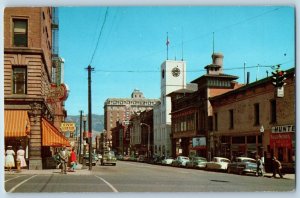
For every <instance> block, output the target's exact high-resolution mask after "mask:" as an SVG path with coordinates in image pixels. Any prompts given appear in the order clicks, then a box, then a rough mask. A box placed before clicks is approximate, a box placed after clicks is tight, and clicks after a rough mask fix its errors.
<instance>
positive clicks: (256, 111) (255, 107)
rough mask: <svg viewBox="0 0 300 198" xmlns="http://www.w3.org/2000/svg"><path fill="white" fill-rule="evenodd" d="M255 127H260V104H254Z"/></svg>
mask: <svg viewBox="0 0 300 198" xmlns="http://www.w3.org/2000/svg"><path fill="white" fill-rule="evenodd" d="M254 125H256V126H257V125H259V104H258V103H256V104H254Z"/></svg>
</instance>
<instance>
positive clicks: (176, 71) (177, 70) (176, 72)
mask: <svg viewBox="0 0 300 198" xmlns="http://www.w3.org/2000/svg"><path fill="white" fill-rule="evenodd" d="M172 75H173V76H174V77H178V76H179V75H180V69H179V68H177V67H174V68H173V69H172Z"/></svg>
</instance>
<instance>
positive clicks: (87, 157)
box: [84, 154, 99, 166]
mask: <svg viewBox="0 0 300 198" xmlns="http://www.w3.org/2000/svg"><path fill="white" fill-rule="evenodd" d="M84 159H85V165H87V166H89V165H90V156H89V154H86V155H85V156H84ZM98 160H99V159H98V157H97V156H96V155H95V154H92V165H93V166H96V164H97V161H98Z"/></svg>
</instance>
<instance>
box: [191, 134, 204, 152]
mask: <svg viewBox="0 0 300 198" xmlns="http://www.w3.org/2000/svg"><path fill="white" fill-rule="evenodd" d="M193 148H194V149H197V148H199V149H200V148H206V138H205V137H196V138H193Z"/></svg>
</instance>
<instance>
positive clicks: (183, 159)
mask: <svg viewBox="0 0 300 198" xmlns="http://www.w3.org/2000/svg"><path fill="white" fill-rule="evenodd" d="M189 160H190V159H189V158H188V157H186V156H178V157H177V158H176V159H175V160H173V162H172V166H180V167H185V166H186V163H187V162H188V161H189Z"/></svg>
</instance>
